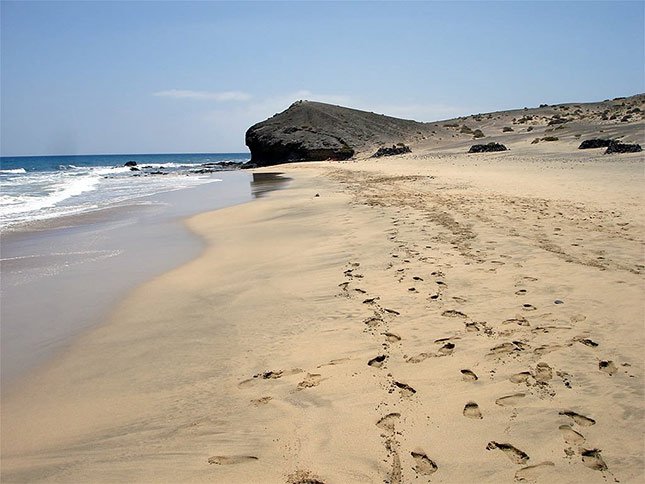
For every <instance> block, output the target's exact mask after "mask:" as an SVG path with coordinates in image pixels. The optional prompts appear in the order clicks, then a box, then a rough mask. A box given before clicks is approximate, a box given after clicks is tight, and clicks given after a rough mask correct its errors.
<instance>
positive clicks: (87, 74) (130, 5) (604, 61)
mask: <svg viewBox="0 0 645 484" xmlns="http://www.w3.org/2000/svg"><path fill="white" fill-rule="evenodd" d="M644 6H645V2H643V1H636V2H619V1H609V2H584V1H576V2H546V1H537V2H531V1H506V2H486V1H479V2H431V1H426V2H373V1H372V2H367V1H361V2H241V1H240V2H209V1H205V2H161V1H158V2H154V1H148V2H133V1H128V2H116V1H111V2H94V1H82V2H81V1H79V2H57V1H48V2H33V1H29V2H26V1H20V2H13V1H5V0H1V2H0V54H1V55H0V154H1V155H3V156H22V155H46V154H99V153H101V154H108V153H128V154H130V153H132V154H134V153H212V152H244V151H247V148H246V146H245V145H244V133H245V131H246V129H247V128H248V127H250V126H251V125H253V124H254V123H256V122H259V121H262V120H264V119H266V118H267V117H270V116H272V115H273V114H275V113H277V112H281V111H283V110H285V109H286V108H288V107H289V105H290V104H291V103H293V102H294V101H296V100H299V99H308V100H316V101H321V102H329V103H333V104H340V105H344V106H348V107H353V108H357V109H364V110H367V111H374V112H378V113H382V114H387V115H391V116H397V117H402V118H406V119H415V120H417V121H437V120H442V119H448V118H451V117H456V116H460V115H467V114H474V113H479V112H489V111H497V110H503V109H513V108H522V107H524V106H528V107H532V106H537V105H539V104H542V103H548V104H554V103H561V102H592V101H601V100H604V99H609V98H614V97H617V96H629V95H633V94H638V93H642V92H645V73H644V72H645V52H644V49H645V47H644V46H645V34H644V29H645V20H644V15H645V13H644V8H645V7H644Z"/></svg>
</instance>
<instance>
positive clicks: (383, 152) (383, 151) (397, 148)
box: [372, 143, 412, 158]
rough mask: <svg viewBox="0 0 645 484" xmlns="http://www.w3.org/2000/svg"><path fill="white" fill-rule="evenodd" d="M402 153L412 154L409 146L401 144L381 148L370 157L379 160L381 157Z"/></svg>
mask: <svg viewBox="0 0 645 484" xmlns="http://www.w3.org/2000/svg"><path fill="white" fill-rule="evenodd" d="M404 153H412V150H411V149H410V147H409V146H406V145H404V144H402V143H400V144H398V145H392V147H391V148H390V147H387V146H385V147H382V148H379V149H378V150H377V151H376V153H374V154H373V155H372V158H380V157H381V156H394V155H402V154H404Z"/></svg>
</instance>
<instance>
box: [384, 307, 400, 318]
mask: <svg viewBox="0 0 645 484" xmlns="http://www.w3.org/2000/svg"><path fill="white" fill-rule="evenodd" d="M383 311H385V312H386V313H389V314H393V315H394V316H399V315H400V314H401V313H400V312H398V311H395V310H394V309H390V308H383Z"/></svg>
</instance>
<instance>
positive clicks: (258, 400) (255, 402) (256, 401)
mask: <svg viewBox="0 0 645 484" xmlns="http://www.w3.org/2000/svg"><path fill="white" fill-rule="evenodd" d="M271 399H273V397H269V396H267V397H260V398H254V399H253V400H251V403H252V404H253V405H255V406H256V407H259V406H260V405H266V404H267V403H269V401H271Z"/></svg>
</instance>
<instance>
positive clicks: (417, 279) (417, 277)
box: [412, 276, 423, 281]
mask: <svg viewBox="0 0 645 484" xmlns="http://www.w3.org/2000/svg"><path fill="white" fill-rule="evenodd" d="M412 279H414V280H415V281H423V279H421V278H420V277H419V276H414V277H413V278H412Z"/></svg>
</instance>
